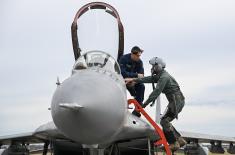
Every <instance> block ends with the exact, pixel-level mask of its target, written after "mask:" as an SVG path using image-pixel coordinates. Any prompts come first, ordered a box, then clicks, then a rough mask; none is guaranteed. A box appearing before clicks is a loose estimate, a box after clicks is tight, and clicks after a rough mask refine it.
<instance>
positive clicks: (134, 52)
mask: <svg viewBox="0 0 235 155" xmlns="http://www.w3.org/2000/svg"><path fill="white" fill-rule="evenodd" d="M143 51H144V50H142V49H140V48H139V47H138V46H134V47H132V49H131V53H133V54H137V53H138V52H141V53H142V52H143Z"/></svg>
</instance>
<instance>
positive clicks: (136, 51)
mask: <svg viewBox="0 0 235 155" xmlns="http://www.w3.org/2000/svg"><path fill="white" fill-rule="evenodd" d="M143 51H144V50H142V49H140V48H139V47H138V46H134V47H133V48H132V49H131V59H132V60H134V61H139V60H140V56H141V54H142V53H143Z"/></svg>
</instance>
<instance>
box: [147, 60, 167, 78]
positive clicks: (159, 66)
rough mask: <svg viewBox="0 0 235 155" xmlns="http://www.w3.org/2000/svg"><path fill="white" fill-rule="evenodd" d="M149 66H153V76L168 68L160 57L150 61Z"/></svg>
mask: <svg viewBox="0 0 235 155" xmlns="http://www.w3.org/2000/svg"><path fill="white" fill-rule="evenodd" d="M149 64H150V65H152V69H151V72H152V74H157V73H159V72H160V71H162V70H163V69H164V68H165V67H166V63H165V62H164V61H163V60H162V59H161V58H158V57H153V58H152V59H150V60H149Z"/></svg>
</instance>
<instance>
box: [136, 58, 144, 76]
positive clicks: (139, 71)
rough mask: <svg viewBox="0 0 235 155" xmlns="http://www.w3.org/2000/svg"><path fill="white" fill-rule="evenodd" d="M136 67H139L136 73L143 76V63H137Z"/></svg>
mask: <svg viewBox="0 0 235 155" xmlns="http://www.w3.org/2000/svg"><path fill="white" fill-rule="evenodd" d="M138 65H139V66H138V68H137V73H138V74H143V75H144V66H143V62H142V61H140V63H139V64H138Z"/></svg>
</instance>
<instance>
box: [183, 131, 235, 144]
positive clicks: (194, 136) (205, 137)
mask: <svg viewBox="0 0 235 155" xmlns="http://www.w3.org/2000/svg"><path fill="white" fill-rule="evenodd" d="M180 133H181V135H182V137H184V138H185V139H187V140H188V141H193V140H197V141H198V142H199V143H210V142H213V141H221V142H223V143H234V142H235V138H233V137H226V136H219V135H210V134H202V133H194V132H187V131H180Z"/></svg>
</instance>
